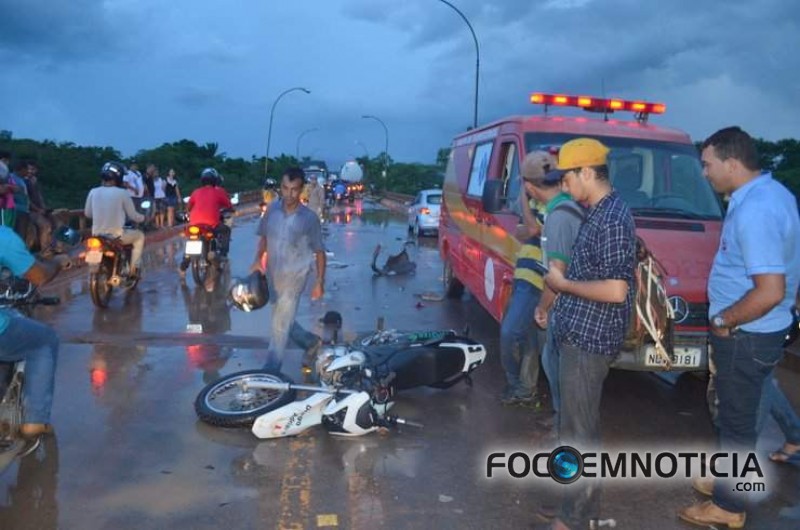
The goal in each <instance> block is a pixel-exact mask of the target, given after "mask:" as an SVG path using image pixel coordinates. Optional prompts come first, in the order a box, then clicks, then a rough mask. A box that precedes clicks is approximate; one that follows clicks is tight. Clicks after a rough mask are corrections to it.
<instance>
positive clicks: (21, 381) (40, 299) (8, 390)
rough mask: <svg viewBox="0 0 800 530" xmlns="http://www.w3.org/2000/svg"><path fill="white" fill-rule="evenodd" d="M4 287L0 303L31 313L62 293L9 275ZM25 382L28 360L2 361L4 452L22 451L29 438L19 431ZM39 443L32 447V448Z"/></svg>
mask: <svg viewBox="0 0 800 530" xmlns="http://www.w3.org/2000/svg"><path fill="white" fill-rule="evenodd" d="M2 284H3V287H2V289H0V291H1V292H0V307H2V308H3V309H11V310H16V311H19V312H20V313H22V314H23V315H25V316H27V317H30V316H31V315H32V313H33V309H34V307H36V306H37V305H56V304H59V303H60V300H59V298H58V297H45V296H41V295H40V293H39V291H38V289H37V288H36V287H35V286H34V285H33V284H32V283H31V282H29V281H27V280H24V279H17V278H14V279H8V280H3V281H2ZM24 385H25V361H18V362H14V363H8V362H0V396H1V398H0V452H2V453H4V454H14V455H15V456H24V455H23V454H16V453H18V452H19V451H20V450H21V449H22V448H23V447H24V446H25V442H24V440H22V439H21V438H20V437H19V435H18V432H19V426H20V424H21V423H22V419H23V417H24V410H23V387H24ZM33 449H35V446H33V447H29V448H28V449H27V451H26V452H31V451H33Z"/></svg>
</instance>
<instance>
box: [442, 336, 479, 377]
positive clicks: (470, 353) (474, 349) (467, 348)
mask: <svg viewBox="0 0 800 530" xmlns="http://www.w3.org/2000/svg"><path fill="white" fill-rule="evenodd" d="M440 346H441V347H442V348H457V349H459V350H461V351H463V352H464V367H463V368H462V369H461V371H462V372H464V373H470V372H471V371H472V370H474V369H475V368H477V367H478V366H480V365H481V364H483V363H484V361H486V348H485V347H484V346H483V344H462V343H456V342H443V343H441V344H440Z"/></svg>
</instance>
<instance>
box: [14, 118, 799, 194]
mask: <svg viewBox="0 0 800 530" xmlns="http://www.w3.org/2000/svg"><path fill="white" fill-rule="evenodd" d="M757 142H758V149H759V154H760V156H761V164H762V167H763V168H765V169H770V170H772V171H773V172H774V174H775V178H777V179H778V180H780V181H781V182H783V183H784V184H785V185H786V186H787V187H788V188H789V189H790V190H792V192H793V193H794V194H795V195H796V196H800V141H798V140H794V139H785V140H779V141H777V142H770V141H767V140H758V141H757ZM0 150H5V151H10V152H11V153H12V154H13V156H14V158H15V160H16V159H30V160H34V161H35V162H36V163H37V164H38V165H39V175H40V183H41V185H42V188H43V193H44V196H45V200H46V201H47V203H48V206H49V207H51V208H71V209H72V208H81V207H83V203H84V200H85V199H86V194H87V192H88V190H89V189H91V188H93V187H94V186H97V185H98V182H99V170H100V167H101V166H102V165H103V162H105V161H107V160H121V161H122V162H123V163H128V164H129V163H131V162H132V161H134V160H135V161H136V162H138V163H139V165H140V167H143V166H144V165H145V164H150V163H152V164H155V165H157V166H158V167H159V169H160V170H161V173H162V175H166V172H167V170H169V169H170V168H172V169H174V170H175V171H176V173H177V175H178V179H179V183H180V187H181V191H182V193H183V194H184V195H186V194H188V193H190V192H191V191H193V190H194V189H195V188H196V187H197V186H198V185H199V180H198V175H199V174H200V171H201V170H202V169H203V168H204V167H209V166H212V167H215V168H216V169H217V170H218V171H219V172H220V173H222V175H223V176H224V178H225V187H226V189H228V190H229V191H230V192H235V191H242V190H249V189H257V188H260V187H261V186H262V185H263V183H264V178H265V174H264V161H265V160H264V157H263V156H262V157H255V156H253V157H251V158H250V159H249V160H247V159H244V158H233V157H229V156H227V155H226V154H225V153H224V152H220V151H219V144H217V143H215V142H207V143H205V144H202V145H200V144H197V143H196V142H194V141H192V140H186V139H184V140H180V141H177V142H172V143H165V144H163V145H161V146H159V147H156V148H153V149H142V150H140V151H138V152H137V153H136V154H135V155H134V156H133V157H128V158H126V157H123V156H122V154H121V153H120V152H119V151H118V150H117V149H115V148H113V147H95V146H80V145H76V144H74V143H72V142H60V143H56V142H54V141H51V140H44V141H38V140H30V139H16V138H13V135H12V133H11V132H10V131H0ZM449 153H450V150H449V149H448V148H443V149H439V151H438V153H437V157H436V161H435V162H434V163H433V164H422V163H399V162H394V161H393V160H392V159H391V157H389V156H388V155H387V154H386V153H381V154H379V155H378V156H376V157H372V158H370V157H366V156H364V157H359V158H357V161H358V162H359V163H360V164H361V165H362V167H363V169H364V182H365V184H366V185H370V184H371V185H372V186H373V187H374V188H375V189H377V190H386V191H392V192H395V193H406V194H410V195H412V194H415V193H417V192H418V191H419V190H422V189H426V188H435V187H441V186H442V183H443V179H444V171H445V168H446V166H447V160H448V157H449ZM305 161H307V159H301V160H298V159H297V158H295V157H294V156H290V155H286V154H282V155H280V156H277V157H275V158H270V161H269V173H270V176H272V177H273V178H276V177H277V176H280V175H281V174H282V173H283V172H284V171H285V170H286V169H287V168H289V167H291V166H296V165H302V164H303V162H305ZM384 170H386V178H385V179H384V177H383V174H382V173H383V171H384ZM334 171H335V170H334Z"/></svg>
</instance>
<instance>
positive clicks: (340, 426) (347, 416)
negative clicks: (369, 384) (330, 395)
mask: <svg viewBox="0 0 800 530" xmlns="http://www.w3.org/2000/svg"><path fill="white" fill-rule="evenodd" d="M377 423H378V413H377V412H376V411H375V409H374V408H373V407H372V400H371V399H370V397H369V394H368V393H367V392H363V391H362V392H358V393H356V394H349V395H348V396H346V397H345V398H344V399H342V400H338V401H337V400H333V401H331V402H330V403H328V406H327V407H325V412H324V413H323V414H322V425H323V426H324V427H325V428H326V429H327V430H328V432H329V433H331V434H338V435H340V436H361V435H364V434H369V433H371V432H373V431H375V430H377V429H378V425H377Z"/></svg>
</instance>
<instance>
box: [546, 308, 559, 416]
mask: <svg viewBox="0 0 800 530" xmlns="http://www.w3.org/2000/svg"><path fill="white" fill-rule="evenodd" d="M555 326H556V315H555V312H554V311H551V312H550V318H549V320H548V322H547V338H546V339H545V343H544V348H543V350H542V368H544V374H545V375H546V376H547V382H548V383H550V399H551V400H552V402H553V412H555V415H556V417H555V421H554V425H556V426H557V425H558V422H559V414H558V411H559V410H560V408H561V387H560V386H559V381H558V372H559V370H558V364H559V362H560V361H559V355H558V345H557V344H556V335H555Z"/></svg>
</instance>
